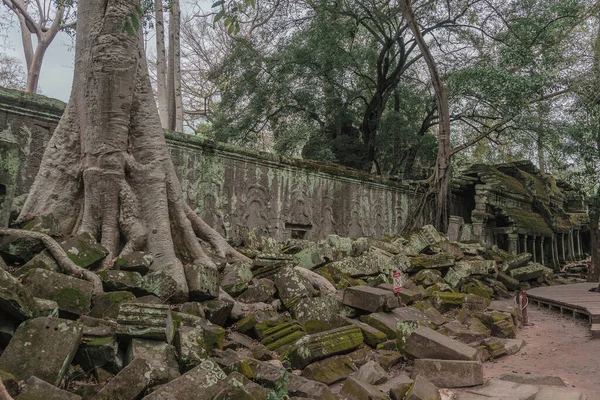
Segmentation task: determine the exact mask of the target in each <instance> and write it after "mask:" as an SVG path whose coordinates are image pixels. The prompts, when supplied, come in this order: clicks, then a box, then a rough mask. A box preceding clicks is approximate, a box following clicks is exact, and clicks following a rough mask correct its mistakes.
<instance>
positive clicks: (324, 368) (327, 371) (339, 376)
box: [302, 356, 358, 385]
mask: <svg viewBox="0 0 600 400" xmlns="http://www.w3.org/2000/svg"><path fill="white" fill-rule="evenodd" d="M357 369H358V368H356V365H354V363H353V362H352V360H351V359H350V358H348V357H347V356H334V357H330V358H326V359H325V360H321V361H317V362H315V363H312V364H310V365H308V366H306V368H304V369H303V370H302V376H303V377H305V378H307V379H312V380H315V381H317V382H322V383H324V384H326V385H332V384H334V383H337V382H340V381H342V380H344V379H346V378H347V377H348V375H350V374H352V373H353V372H355V371H357Z"/></svg>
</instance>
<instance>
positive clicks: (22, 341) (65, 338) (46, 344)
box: [0, 317, 83, 386]
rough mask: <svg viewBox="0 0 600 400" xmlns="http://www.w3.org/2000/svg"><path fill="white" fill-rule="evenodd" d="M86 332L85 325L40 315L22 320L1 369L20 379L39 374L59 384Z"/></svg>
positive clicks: (3, 358)
mask: <svg viewBox="0 0 600 400" xmlns="http://www.w3.org/2000/svg"><path fill="white" fill-rule="evenodd" d="M82 335H83V324H81V323H80V322H75V321H70V320H66V319H60V318H51V317H40V318H33V319H29V320H27V321H25V322H23V323H22V324H21V325H19V328H18V329H17V331H16V332H15V335H14V337H13V339H12V340H11V341H10V343H9V345H8V347H7V348H6V349H5V350H4V352H3V353H2V355H1V356H0V369H1V370H4V371H6V372H9V373H11V374H13V375H14V376H15V377H16V378H17V379H18V380H27V379H29V378H30V377H32V376H36V377H38V378H40V379H43V380H44V381H46V382H48V383H50V384H52V385H54V386H58V385H59V384H60V381H61V379H62V377H63V375H64V374H65V372H66V371H67V368H68V367H69V365H70V364H71V361H72V360H73V357H74V356H75V353H76V351H77V348H78V347H79V342H80V341H81V337H82Z"/></svg>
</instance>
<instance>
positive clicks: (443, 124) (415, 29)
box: [402, 0, 452, 231]
mask: <svg viewBox="0 0 600 400" xmlns="http://www.w3.org/2000/svg"><path fill="white" fill-rule="evenodd" d="M402 8H403V11H404V17H405V18H406V22H407V24H408V26H409V28H410V30H411V31H412V33H413V35H414V36H415V40H416V42H417V44H418V45H419V50H421V54H422V55H423V59H424V60H425V62H426V63H427V68H428V69H429V75H430V77H431V83H432V85H433V89H434V90H435V100H436V103H437V109H438V119H439V130H438V153H437V159H436V165H435V172H434V176H433V188H434V193H435V197H436V207H435V219H436V225H437V228H438V229H439V230H441V231H445V230H446V223H447V219H448V202H449V198H450V177H451V170H450V167H451V165H450V160H451V158H452V147H451V145H450V107H449V106H448V96H447V94H446V88H445V87H444V83H443V82H442V79H441V77H440V74H439V72H438V69H437V65H436V63H435V60H434V58H433V55H432V54H431V52H430V51H429V47H428V46H427V43H425V39H423V35H421V31H420V30H419V25H418V24H417V18H416V17H415V13H414V11H413V9H412V6H411V0H403V4H402Z"/></svg>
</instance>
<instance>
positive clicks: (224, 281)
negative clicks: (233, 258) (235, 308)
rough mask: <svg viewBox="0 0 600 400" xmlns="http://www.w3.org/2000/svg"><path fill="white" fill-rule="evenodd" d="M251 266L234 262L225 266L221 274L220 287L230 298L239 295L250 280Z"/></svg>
mask: <svg viewBox="0 0 600 400" xmlns="http://www.w3.org/2000/svg"><path fill="white" fill-rule="evenodd" d="M251 267H252V265H251V264H250V263H246V262H240V261H238V262H234V263H231V264H227V265H225V268H224V269H223V272H222V273H221V278H220V282H221V287H222V288H223V290H225V291H226V292H227V293H229V294H230V295H232V296H237V295H239V294H241V293H242V292H243V291H244V290H246V289H247V288H248V283H249V282H250V281H251V280H252V277H253V276H252V270H251Z"/></svg>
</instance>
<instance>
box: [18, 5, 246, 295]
mask: <svg viewBox="0 0 600 400" xmlns="http://www.w3.org/2000/svg"><path fill="white" fill-rule="evenodd" d="M78 7H79V12H78V17H79V19H78V26H77V37H76V39H77V40H76V50H75V71H74V78H73V87H72V91H71V97H70V99H69V103H68V104H67V106H66V109H65V112H64V115H63V116H62V118H61V120H60V122H59V124H58V127H57V129H56V131H55V132H54V134H53V136H52V138H51V139H50V142H49V144H48V146H47V148H46V151H45V153H44V156H43V159H42V162H41V165H40V169H39V172H38V174H37V177H36V179H35V182H34V184H33V186H32V188H31V191H30V192H29V195H28V198H27V200H26V202H25V205H24V208H23V210H22V212H21V215H20V217H19V219H20V220H21V221H22V220H27V219H29V218H32V217H35V216H40V215H48V214H53V215H54V216H55V217H56V218H57V219H58V220H59V221H60V223H61V228H62V231H63V233H65V234H73V233H89V234H90V235H91V236H92V237H94V238H97V239H98V240H99V241H100V243H102V245H103V246H105V247H106V248H107V249H108V250H109V256H108V257H107V258H106V260H105V264H104V265H103V266H102V268H107V267H110V266H111V263H112V262H114V260H115V258H116V257H117V256H119V255H125V254H128V253H130V252H132V251H135V250H146V251H150V252H152V254H153V255H154V257H155V259H154V262H153V264H152V270H153V272H156V273H157V274H162V275H163V279H164V280H165V282H167V283H169V285H167V286H168V290H165V291H164V292H163V293H161V297H163V299H164V300H168V301H171V302H177V301H184V300H185V299H186V298H187V297H188V284H187V280H186V272H185V271H186V269H188V268H195V269H203V270H204V274H205V276H210V275H211V274H212V275H214V274H216V267H215V264H214V263H213V261H212V260H211V258H210V257H209V256H208V255H207V253H206V252H205V250H204V249H203V248H202V246H201V244H200V242H199V241H198V237H200V238H202V240H203V241H205V242H206V243H209V244H210V245H211V246H212V248H213V249H214V250H215V251H216V253H217V254H218V255H219V256H221V257H223V258H226V259H228V260H240V259H245V257H244V256H242V255H240V254H239V253H238V252H236V251H235V250H234V249H233V248H231V247H230V246H229V245H228V244H227V242H226V241H225V240H224V239H223V238H222V237H221V236H220V235H218V234H217V233H216V232H215V231H214V230H213V229H211V228H210V227H209V226H208V225H207V224H206V223H204V222H203V221H202V220H201V219H200V218H199V217H198V216H197V215H196V214H195V213H194V212H193V211H192V209H191V208H190V207H189V206H188V205H187V204H186V203H185V200H184V197H183V193H182V190H181V185H180V184H179V181H178V180H177V177H176V175H175V169H174V167H173V164H172V162H171V160H170V158H169V154H168V151H167V146H166V142H165V138H164V132H163V129H162V128H161V126H160V120H159V116H158V111H157V107H156V103H155V101H154V97H153V93H152V88H151V85H150V79H149V75H148V69H147V64H146V57H145V52H144V48H143V41H142V32H141V29H136V26H139V19H140V18H141V16H140V15H139V13H140V8H139V1H138V0H106V1H96V0H81V1H80V2H79V4H78ZM197 235H198V236H197Z"/></svg>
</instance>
